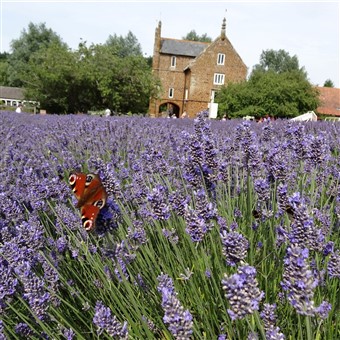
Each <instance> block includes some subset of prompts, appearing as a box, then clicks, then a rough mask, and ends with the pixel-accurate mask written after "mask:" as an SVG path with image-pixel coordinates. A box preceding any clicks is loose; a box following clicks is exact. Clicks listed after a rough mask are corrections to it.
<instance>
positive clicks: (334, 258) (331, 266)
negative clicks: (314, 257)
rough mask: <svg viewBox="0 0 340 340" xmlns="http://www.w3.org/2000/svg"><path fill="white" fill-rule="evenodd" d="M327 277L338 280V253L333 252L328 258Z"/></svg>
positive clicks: (339, 263)
mask: <svg viewBox="0 0 340 340" xmlns="http://www.w3.org/2000/svg"><path fill="white" fill-rule="evenodd" d="M327 270H328V275H329V277H330V278H338V279H339V278H340V252H339V250H337V251H335V252H334V253H333V254H332V255H331V256H330V258H329V260H328V264H327Z"/></svg>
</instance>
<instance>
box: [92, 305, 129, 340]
mask: <svg viewBox="0 0 340 340" xmlns="http://www.w3.org/2000/svg"><path fill="white" fill-rule="evenodd" d="M92 321H93V323H94V324H95V325H96V326H97V327H98V329H97V333H98V335H101V334H102V333H103V331H106V332H107V333H108V334H109V335H110V336H112V337H119V339H128V329H127V322H126V321H125V322H124V323H123V324H122V323H120V322H119V321H118V320H117V317H116V316H115V315H113V316H112V315H111V310H110V308H109V307H105V306H104V304H103V303H102V302H101V301H97V303H96V307H95V314H94V317H93V320H92Z"/></svg>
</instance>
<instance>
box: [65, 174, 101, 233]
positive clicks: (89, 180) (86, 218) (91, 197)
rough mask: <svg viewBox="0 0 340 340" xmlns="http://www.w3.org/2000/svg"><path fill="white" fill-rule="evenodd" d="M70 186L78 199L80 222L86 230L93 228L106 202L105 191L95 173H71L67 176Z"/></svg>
mask: <svg viewBox="0 0 340 340" xmlns="http://www.w3.org/2000/svg"><path fill="white" fill-rule="evenodd" d="M69 183H70V185H71V188H72V190H73V192H74V194H75V196H76V198H77V199H78V203H77V207H78V208H80V211H81V215H82V223H83V226H84V228H85V229H86V230H88V231H90V230H93V229H94V228H95V222H96V218H97V215H98V213H99V211H100V209H102V208H103V207H104V205H105V203H106V199H107V193H106V191H105V188H104V186H103V184H102V182H101V180H100V177H99V176H98V175H95V174H84V173H73V174H71V175H70V177H69Z"/></svg>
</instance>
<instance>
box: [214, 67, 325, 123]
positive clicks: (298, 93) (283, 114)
mask: <svg viewBox="0 0 340 340" xmlns="http://www.w3.org/2000/svg"><path fill="white" fill-rule="evenodd" d="M217 101H218V103H219V112H220V115H221V116H222V115H223V114H224V113H225V112H226V113H227V114H228V116H230V117H235V118H236V117H238V118H239V117H243V116H246V115H251V116H255V117H256V118H260V117H264V116H266V115H269V116H273V117H276V118H291V117H295V116H297V115H299V114H302V113H304V112H307V111H310V110H315V108H316V107H317V106H318V104H319V99H318V92H317V90H316V88H315V87H313V86H312V85H311V84H310V83H309V82H308V80H307V79H306V78H305V76H304V75H303V74H302V73H301V72H300V71H299V70H295V71H290V72H282V73H275V72H274V71H272V70H270V71H267V72H263V71H256V72H254V73H253V74H252V76H251V77H250V78H249V80H248V81H244V82H242V83H239V84H228V85H227V86H226V87H224V88H222V89H221V91H220V93H219V94H218V96H217Z"/></svg>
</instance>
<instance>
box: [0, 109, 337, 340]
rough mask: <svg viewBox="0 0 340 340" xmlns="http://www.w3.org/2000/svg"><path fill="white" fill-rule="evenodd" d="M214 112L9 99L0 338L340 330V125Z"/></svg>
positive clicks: (3, 155)
mask: <svg viewBox="0 0 340 340" xmlns="http://www.w3.org/2000/svg"><path fill="white" fill-rule="evenodd" d="M205 114H206V113H205V112H201V113H200V114H199V116H198V118H197V119H195V121H194V120H189V119H177V120H175V119H150V118H138V117H130V118H124V117H93V116H85V115H67V116H58V115H46V116H40V115H29V114H25V113H23V114H14V113H11V112H0V122H1V124H0V136H1V138H0V146H1V147H0V176H1V177H0V195H1V197H0V339H27V338H29V339H207V340H212V339H216V340H223V339H235V340H237V339H273V340H274V339H308V340H311V339H320V340H321V339H340V313H339V311H340V302H339V289H340V283H339V282H340V280H339V279H340V252H339V249H340V237H339V233H340V183H339V180H340V158H339V152H340V150H339V148H340V125H339V124H336V123H330V122H316V123H312V122H310V123H296V122H294V123H293V122H289V121H284V120H281V121H280V120H277V121H274V122H270V123H261V124H259V123H255V122H244V121H241V120H231V121H210V120H208V119H207V118H206V115H205ZM73 172H84V173H95V174H99V175H100V178H101V179H102V182H103V185H104V187H105V188H106V191H107V193H108V199H107V202H106V205H105V207H104V208H103V209H102V210H101V211H100V215H99V216H98V218H97V221H96V229H95V230H94V231H93V232H90V233H88V232H87V231H86V230H85V228H83V226H82V222H81V216H80V212H79V209H78V208H77V207H76V203H77V201H76V199H75V197H74V195H73V192H72V190H71V187H70V185H69V183H68V178H69V174H70V173H73Z"/></svg>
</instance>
